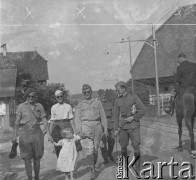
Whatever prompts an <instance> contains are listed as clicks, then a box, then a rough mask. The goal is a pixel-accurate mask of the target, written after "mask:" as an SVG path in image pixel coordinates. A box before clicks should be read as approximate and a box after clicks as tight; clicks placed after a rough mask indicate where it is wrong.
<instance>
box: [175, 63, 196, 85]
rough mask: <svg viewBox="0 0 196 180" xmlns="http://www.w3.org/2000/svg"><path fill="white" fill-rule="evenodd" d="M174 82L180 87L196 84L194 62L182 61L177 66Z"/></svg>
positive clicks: (195, 66) (195, 65)
mask: <svg viewBox="0 0 196 180" xmlns="http://www.w3.org/2000/svg"><path fill="white" fill-rule="evenodd" d="M176 82H177V83H179V85H180V86H181V87H187V86H196V63H192V62H188V61H184V62H182V63H181V64H180V66H178V68H177V72H176Z"/></svg>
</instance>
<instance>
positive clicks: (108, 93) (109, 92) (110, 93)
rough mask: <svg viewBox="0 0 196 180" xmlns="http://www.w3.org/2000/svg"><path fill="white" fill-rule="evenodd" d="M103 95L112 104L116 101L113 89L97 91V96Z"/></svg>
mask: <svg viewBox="0 0 196 180" xmlns="http://www.w3.org/2000/svg"><path fill="white" fill-rule="evenodd" d="M103 93H105V95H106V98H107V100H108V102H110V103H112V104H114V101H115V99H116V92H115V91H114V90H113V89H106V90H103V89H99V90H98V94H99V96H101V95H102V94H103Z"/></svg>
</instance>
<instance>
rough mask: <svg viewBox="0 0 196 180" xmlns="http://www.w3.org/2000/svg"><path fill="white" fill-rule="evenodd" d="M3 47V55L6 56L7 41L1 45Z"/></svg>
mask: <svg viewBox="0 0 196 180" xmlns="http://www.w3.org/2000/svg"><path fill="white" fill-rule="evenodd" d="M1 48H2V49H3V56H4V57H5V56H6V53H7V47H6V43H5V44H3V45H2V46H1Z"/></svg>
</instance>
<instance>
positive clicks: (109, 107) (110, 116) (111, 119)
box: [101, 101, 114, 129]
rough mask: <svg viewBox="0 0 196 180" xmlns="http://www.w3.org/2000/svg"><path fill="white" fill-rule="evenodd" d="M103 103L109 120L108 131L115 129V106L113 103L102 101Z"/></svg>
mask: <svg viewBox="0 0 196 180" xmlns="http://www.w3.org/2000/svg"><path fill="white" fill-rule="evenodd" d="M101 103H102V105H103V109H104V111H105V115H106V118H107V120H108V129H112V128H114V117H113V110H114V106H113V104H112V103H110V102H107V101H106V102H103V101H101Z"/></svg>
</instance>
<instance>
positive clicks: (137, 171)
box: [134, 154, 140, 178]
mask: <svg viewBox="0 0 196 180" xmlns="http://www.w3.org/2000/svg"><path fill="white" fill-rule="evenodd" d="M134 155H135V158H136V159H137V161H136V162H135V165H134V168H135V171H136V177H137V178H140V156H139V155H138V154H134Z"/></svg>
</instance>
